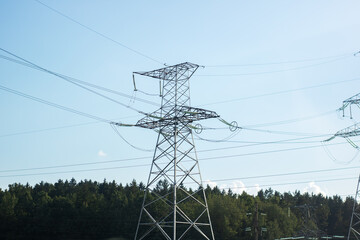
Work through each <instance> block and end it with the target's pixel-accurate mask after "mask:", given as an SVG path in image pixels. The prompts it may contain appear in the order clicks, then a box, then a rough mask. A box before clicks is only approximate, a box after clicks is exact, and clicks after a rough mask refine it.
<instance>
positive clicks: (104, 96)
mask: <svg viewBox="0 0 360 240" xmlns="http://www.w3.org/2000/svg"><path fill="white" fill-rule="evenodd" d="M0 50H1V51H3V52H6V53H7V54H9V55H11V56H13V57H15V58H18V59H20V60H21V61H24V62H26V63H28V64H30V65H32V66H33V67H34V68H37V69H39V70H41V71H44V72H46V73H49V74H51V75H54V76H56V77H58V78H61V79H63V80H65V81H67V82H69V83H72V84H74V85H76V86H78V87H80V88H83V89H85V90H87V91H89V92H91V93H94V94H96V95H98V96H101V97H103V98H105V99H107V100H110V101H112V102H115V103H117V104H119V105H121V106H123V107H126V108H129V109H131V110H133V111H136V112H138V113H140V114H143V115H146V113H144V112H142V111H140V110H138V109H136V108H134V107H131V106H129V105H126V104H124V103H122V102H119V101H117V100H115V99H113V98H110V97H108V96H106V95H104V94H101V93H99V92H97V91H94V90H92V89H90V88H88V87H85V86H84V85H88V86H92V87H93V86H95V85H93V84H90V83H87V82H84V81H81V80H77V79H72V78H69V77H66V76H63V75H61V74H58V73H56V72H53V71H51V70H48V69H46V68H43V67H40V66H39V65H37V64H35V63H32V62H31V61H29V60H26V59H24V58H22V57H20V56H17V55H16V54H14V53H11V52H9V51H7V50H5V49H3V48H0ZM97 87H99V86H97ZM104 89H105V88H104ZM114 92H115V91H114Z"/></svg>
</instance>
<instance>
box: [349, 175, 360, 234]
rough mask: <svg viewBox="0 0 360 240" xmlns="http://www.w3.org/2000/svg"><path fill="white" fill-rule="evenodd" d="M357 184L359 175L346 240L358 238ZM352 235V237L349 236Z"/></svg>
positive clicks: (359, 224)
mask: <svg viewBox="0 0 360 240" xmlns="http://www.w3.org/2000/svg"><path fill="white" fill-rule="evenodd" d="M359 184H360V175H359V180H358V184H357V187H356V194H355V199H354V206H353V210H352V215H351V220H350V227H349V233H348V237H347V240H349V239H354V237H355V239H360V206H359V204H358V200H359V197H360V195H359V191H360V190H359ZM351 236H352V237H351Z"/></svg>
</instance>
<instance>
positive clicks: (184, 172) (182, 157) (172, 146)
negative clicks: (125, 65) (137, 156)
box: [135, 62, 219, 240]
mask: <svg viewBox="0 0 360 240" xmlns="http://www.w3.org/2000/svg"><path fill="white" fill-rule="evenodd" d="M198 67H199V65H196V64H192V63H188V62H185V63H181V64H177V65H174V66H168V67H164V68H161V69H157V70H153V71H150V72H135V74H140V75H143V76H148V77H152V78H157V79H159V80H160V89H161V97H162V100H161V107H160V109H158V110H157V111H155V112H153V113H151V114H146V116H145V117H144V118H142V119H140V120H139V121H138V122H137V123H136V125H135V126H137V127H142V128H148V129H154V130H155V131H157V132H158V138H157V143H156V147H155V151H154V155H153V160H152V165H151V169H150V174H149V178H148V182H147V184H146V187H145V190H144V200H143V203H142V207H141V212H140V217H139V221H138V225H137V229H136V233H135V240H140V239H168V240H175V239H185V238H186V236H187V234H190V233H191V235H192V236H195V237H196V239H211V240H214V239H215V238H214V233H213V229H212V225H211V220H210V215H209V209H208V204H207V201H206V196H205V191H204V188H203V185H202V179H201V174H200V168H199V163H198V159H197V154H196V150H195V144H194V139H193V134H192V130H193V129H194V128H195V127H194V126H193V125H192V123H193V122H195V121H199V120H204V119H208V118H218V117H219V116H218V115H217V114H216V113H215V112H213V111H208V110H205V109H200V108H194V107H190V91H189V79H190V77H191V76H192V75H193V74H194V72H195V71H196V70H197V69H198Z"/></svg>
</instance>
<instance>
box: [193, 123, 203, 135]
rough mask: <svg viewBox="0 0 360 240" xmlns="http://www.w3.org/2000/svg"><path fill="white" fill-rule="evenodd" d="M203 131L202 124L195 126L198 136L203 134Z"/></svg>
mask: <svg viewBox="0 0 360 240" xmlns="http://www.w3.org/2000/svg"><path fill="white" fill-rule="evenodd" d="M202 131H203V127H202V126H201V124H199V123H198V124H196V125H195V132H196V133H197V134H200V133H202Z"/></svg>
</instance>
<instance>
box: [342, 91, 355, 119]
mask: <svg viewBox="0 0 360 240" xmlns="http://www.w3.org/2000/svg"><path fill="white" fill-rule="evenodd" d="M352 105H356V106H358V107H359V108H360V93H358V94H356V95H354V96H352V97H350V98H348V99H346V100H344V101H343V105H342V107H341V108H340V109H339V110H342V111H343V117H344V116H345V108H347V107H349V109H350V119H352V109H351V106H352Z"/></svg>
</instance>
